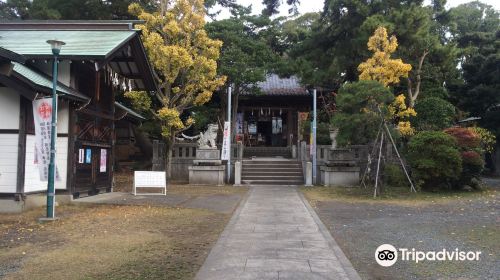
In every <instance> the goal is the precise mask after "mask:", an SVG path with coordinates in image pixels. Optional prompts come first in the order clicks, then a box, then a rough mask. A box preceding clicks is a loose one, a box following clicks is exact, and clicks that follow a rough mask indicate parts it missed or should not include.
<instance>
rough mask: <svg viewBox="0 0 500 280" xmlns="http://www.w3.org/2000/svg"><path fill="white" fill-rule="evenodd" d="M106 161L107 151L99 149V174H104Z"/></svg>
mask: <svg viewBox="0 0 500 280" xmlns="http://www.w3.org/2000/svg"><path fill="white" fill-rule="evenodd" d="M107 160H108V151H107V150H106V149H101V160H100V164H99V172H101V173H103V172H106V166H107Z"/></svg>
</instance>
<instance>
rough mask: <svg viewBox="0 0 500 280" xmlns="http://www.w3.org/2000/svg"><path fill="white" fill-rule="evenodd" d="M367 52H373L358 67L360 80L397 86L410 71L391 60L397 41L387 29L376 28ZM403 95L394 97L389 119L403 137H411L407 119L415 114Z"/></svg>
mask: <svg viewBox="0 0 500 280" xmlns="http://www.w3.org/2000/svg"><path fill="white" fill-rule="evenodd" d="M367 45H368V50H370V51H372V52H373V55H372V57H370V58H368V59H367V60H366V61H365V62H362V63H361V64H359V66H358V71H359V72H360V74H359V79H360V80H373V81H378V82H380V83H381V84H383V85H384V86H385V87H389V86H391V85H395V84H398V83H399V82H400V79H401V78H407V77H408V73H409V72H410V71H411V68H412V67H411V65H410V64H407V63H404V62H403V61H402V60H401V59H394V58H391V55H392V54H393V53H394V52H395V51H396V49H397V48H398V40H397V38H396V36H394V35H392V36H391V37H390V38H389V36H388V34H387V29H385V28H384V27H378V28H377V29H376V30H375V32H374V34H373V35H372V36H371V37H370V39H369V40H368V44H367ZM405 101H406V97H405V95H404V94H400V95H398V96H396V98H395V99H394V101H393V102H392V104H390V105H389V106H388V111H389V117H390V118H391V119H392V120H393V121H395V122H396V123H397V125H398V130H399V132H400V133H401V134H402V135H403V136H410V135H413V134H414V132H415V130H414V129H413V128H412V127H411V124H410V121H409V118H410V117H412V116H416V115H417V113H416V112H415V110H414V109H413V108H411V107H408V106H407V105H406V102H405Z"/></svg>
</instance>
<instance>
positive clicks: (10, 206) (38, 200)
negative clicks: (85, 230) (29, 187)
mask: <svg viewBox="0 0 500 280" xmlns="http://www.w3.org/2000/svg"><path fill="white" fill-rule="evenodd" d="M72 201H73V196H72V195H70V194H56V198H55V202H56V207H57V206H59V205H62V204H68V203H71V202H72ZM46 205H47V196H46V195H45V194H29V195H26V197H25V198H24V200H19V201H15V199H14V197H12V198H5V199H1V200H0V213H21V212H23V211H28V210H31V209H34V208H38V207H45V206H46Z"/></svg>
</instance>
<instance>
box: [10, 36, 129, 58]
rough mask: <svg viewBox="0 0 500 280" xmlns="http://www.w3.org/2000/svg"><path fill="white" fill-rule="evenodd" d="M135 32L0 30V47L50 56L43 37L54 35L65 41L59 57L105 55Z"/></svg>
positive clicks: (36, 55)
mask: <svg viewBox="0 0 500 280" xmlns="http://www.w3.org/2000/svg"><path fill="white" fill-rule="evenodd" d="M136 35H137V32H136V31H134V30H113V31H108V30H105V31H100V30H0V47H2V48H4V49H7V50H10V51H12V52H16V53H18V54H21V55H23V56H25V57H27V58H30V57H40V56H48V57H51V56H52V50H51V49H50V46H49V44H47V40H51V39H57V40H61V41H64V42H65V43H66V45H65V46H64V47H63V48H62V49H61V54H60V56H61V57H82V56H85V57H94V58H105V57H107V56H108V55H110V54H111V53H113V51H114V50H116V49H117V48H118V47H119V46H121V45H123V44H124V43H126V42H127V41H129V40H130V39H131V38H132V37H134V36H136Z"/></svg>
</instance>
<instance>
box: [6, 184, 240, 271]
mask: <svg viewBox="0 0 500 280" xmlns="http://www.w3.org/2000/svg"><path fill="white" fill-rule="evenodd" d="M170 191H171V192H172V196H173V195H174V193H175V194H176V195H178V196H183V197H186V198H188V201H189V200H193V199H194V200H198V201H200V203H198V204H196V205H194V206H193V205H187V206H186V205H179V206H176V207H171V206H168V205H166V204H157V203H155V202H154V200H153V201H143V203H140V204H139V205H127V203H122V204H124V205H116V204H92V203H77V204H72V205H63V206H60V207H57V209H56V211H57V212H56V213H57V216H58V217H59V218H60V220H58V221H56V222H53V223H46V224H39V223H38V222H37V218H39V217H42V216H43V214H44V209H36V210H33V211H29V212H26V213H23V214H15V215H1V216H0V279H192V278H193V277H194V275H195V274H196V272H197V271H198V269H199V267H200V266H201V265H202V264H203V262H204V260H205V258H206V256H207V255H208V253H209V251H210V249H211V247H212V246H213V245H214V243H215V241H216V240H217V239H218V237H219V235H220V233H221V232H222V230H223V229H224V226H225V225H226V223H227V222H228V221H229V218H230V217H231V214H232V210H234V207H235V205H237V203H234V197H235V196H236V197H238V198H239V199H241V198H242V197H243V195H244V193H245V192H246V189H243V188H230V187H222V188H215V187H203V188H197V189H192V188H188V187H171V188H170ZM214 195H215V196H217V197H219V199H218V203H219V204H224V203H226V201H225V200H224V199H223V198H224V196H228V197H231V199H229V200H227V201H228V202H227V203H228V204H229V205H231V206H230V208H231V209H232V210H231V211H215V210H210V209H206V208H209V207H204V205H209V204H210V203H209V202H210V201H212V200H210V197H212V196H214ZM204 198H207V199H206V200H204ZM203 202H204V204H203ZM158 205H160V206H158ZM192 206H193V207H192ZM226 208H227V207H226ZM226 208H224V209H226Z"/></svg>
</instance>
